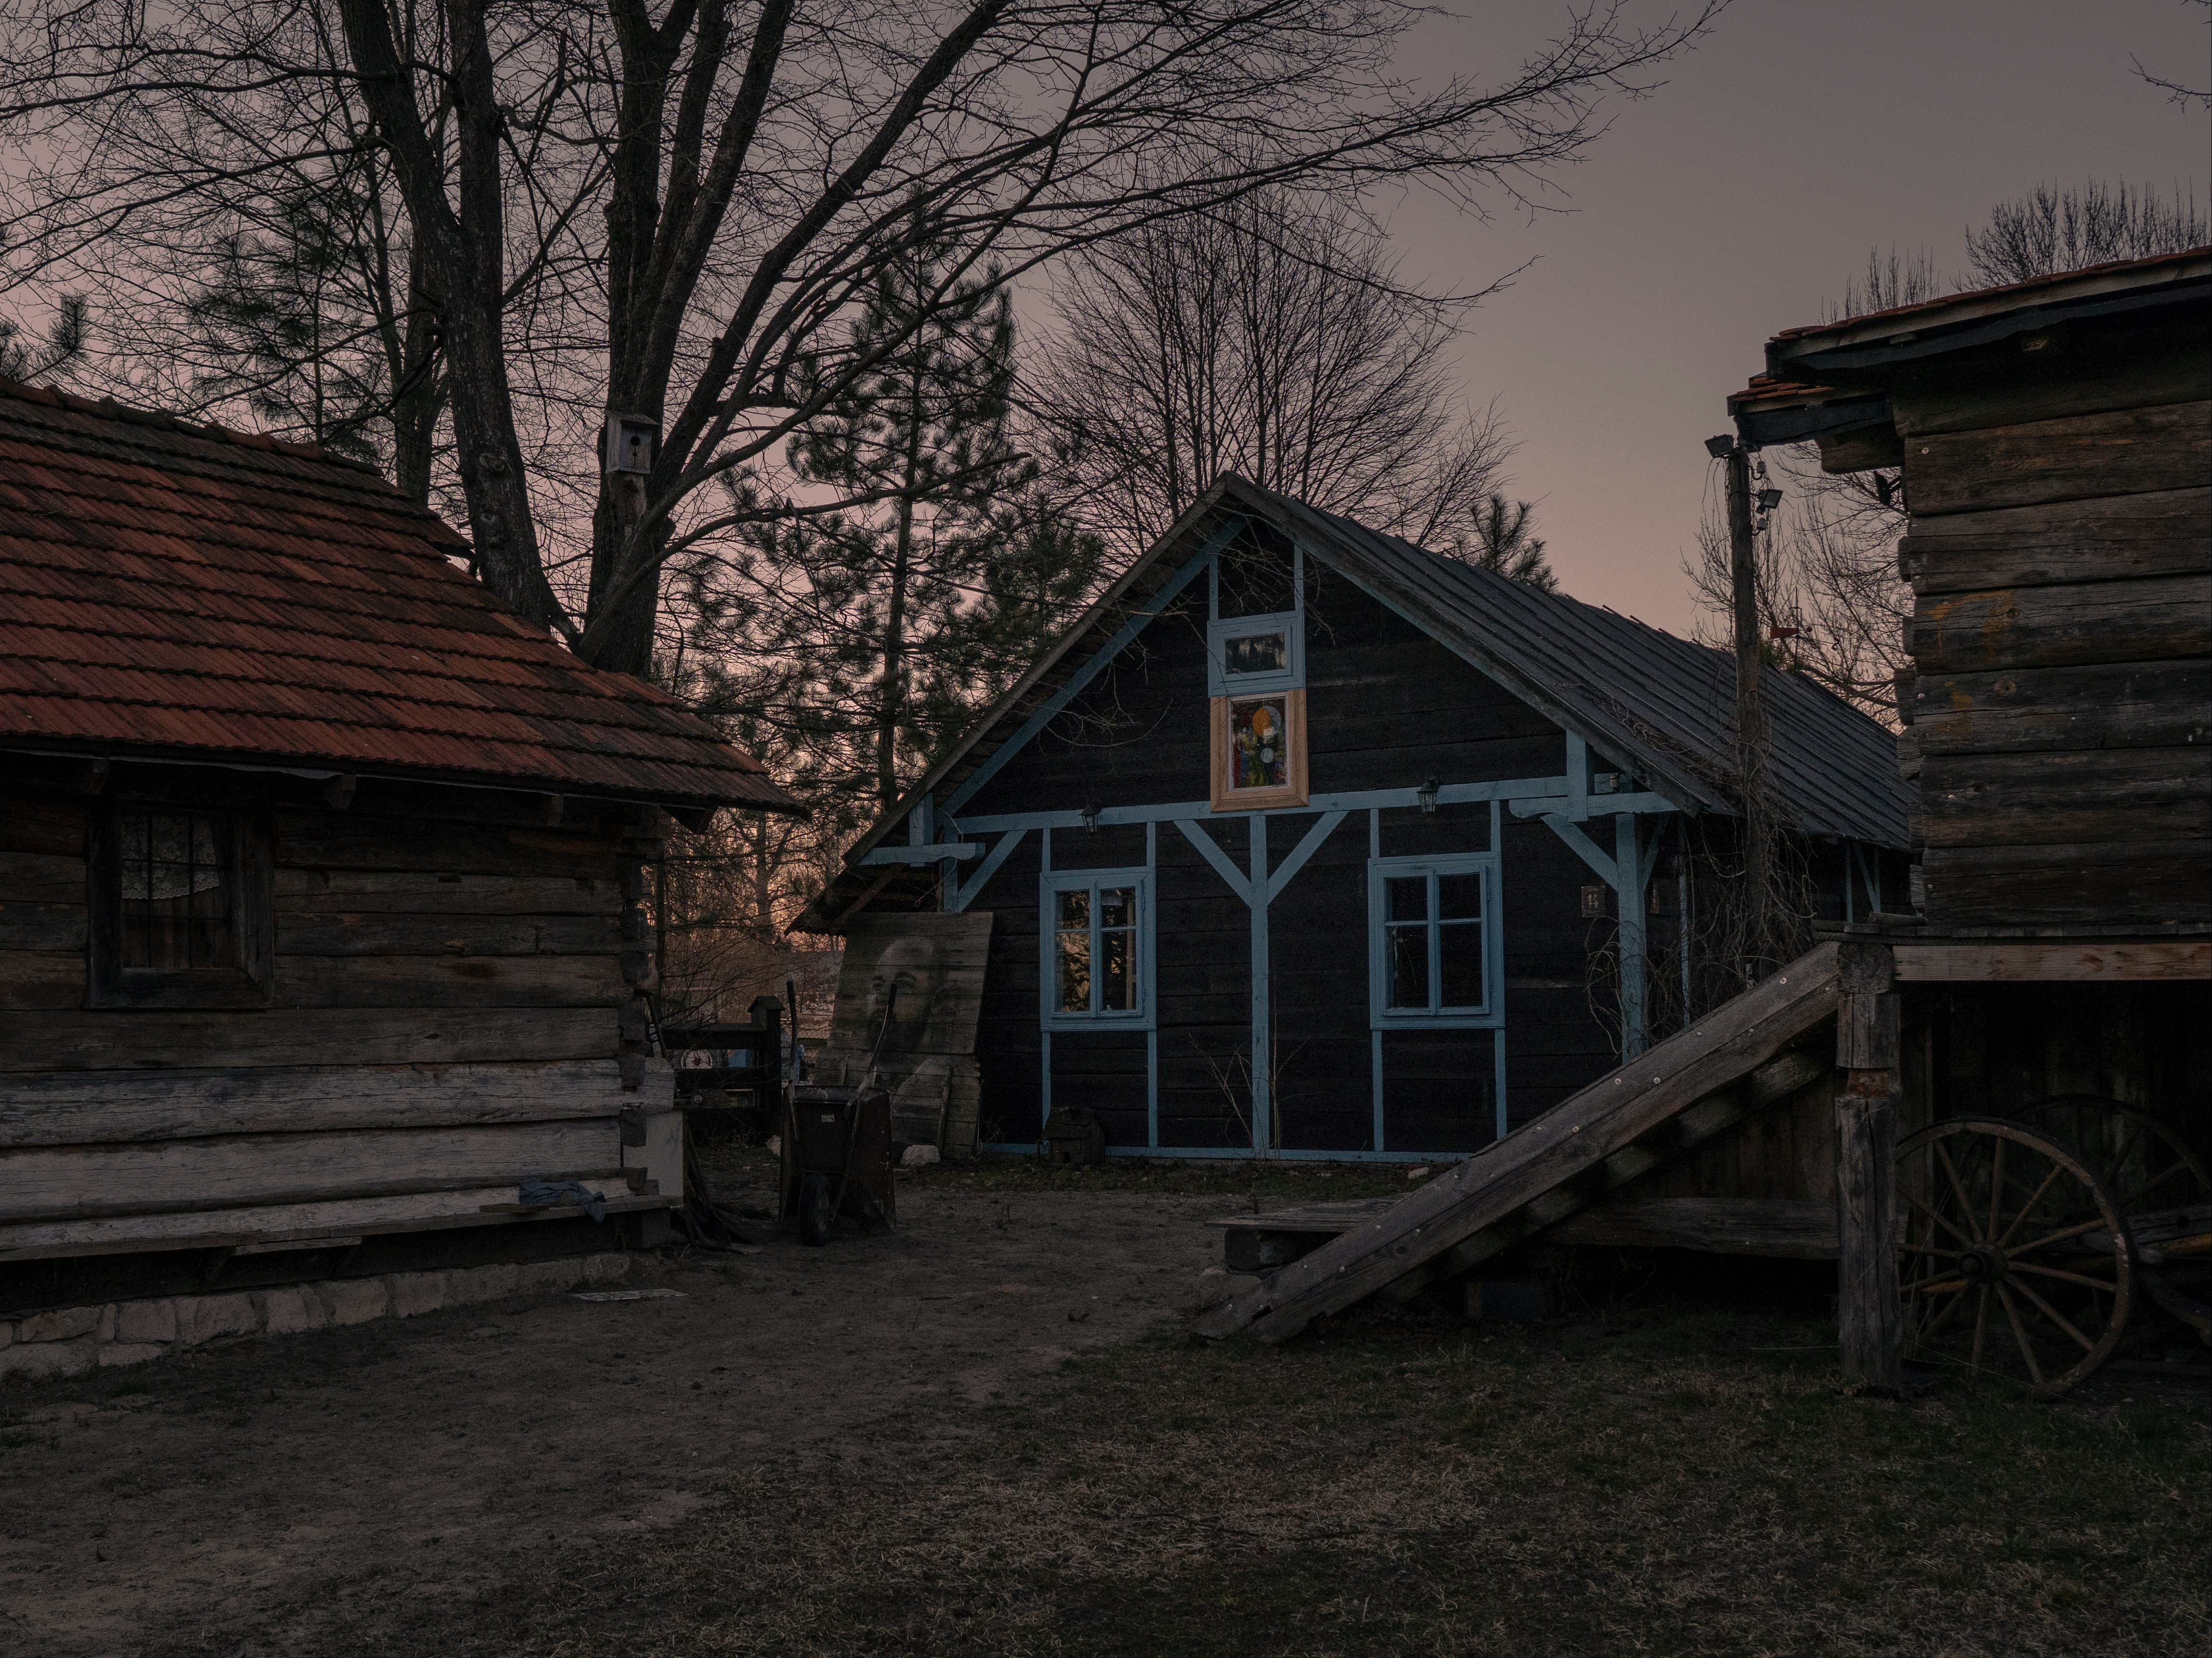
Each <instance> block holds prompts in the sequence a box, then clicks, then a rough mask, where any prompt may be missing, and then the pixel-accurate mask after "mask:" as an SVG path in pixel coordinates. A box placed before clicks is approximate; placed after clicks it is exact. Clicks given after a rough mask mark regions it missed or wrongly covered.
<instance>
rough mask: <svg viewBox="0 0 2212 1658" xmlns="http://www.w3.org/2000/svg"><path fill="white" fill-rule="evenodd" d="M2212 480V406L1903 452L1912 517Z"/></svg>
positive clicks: (1987, 435)
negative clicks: (2210, 477)
mask: <svg viewBox="0 0 2212 1658" xmlns="http://www.w3.org/2000/svg"><path fill="white" fill-rule="evenodd" d="M2208 476H2212V403H2204V402H2196V403H2176V404H2161V405H2159V406H2156V407H2153V408H2148V409H2119V410H2110V411H2107V412H2106V413H2102V414H2095V415H2069V416H2063V417H2061V418H2059V419H2057V420H2043V421H2030V422H2024V423H2022V424H2020V425H2017V426H2002V427H1983V428H1977V429H1975V430H1973V431H1967V432H1949V433H1934V432H1931V433H1928V434H1923V435H1922V436H1920V437H1918V438H1916V439H1914V440H1912V441H1911V442H1910V443H1907V444H1906V445H1905V489H1906V493H1907V495H1908V496H1909V497H1910V499H1911V503H1912V512H1913V516H1914V517H1915V518H1916V519H1917V518H1919V517H1921V516H1923V515H1932V514H1936V513H1965V512H1975V511H1986V510H1989V509H1990V508H1992V507H2025V506H2028V505H2031V504H2033V503H2036V502H2039V501H2075V500H2080V499H2081V498H2082V497H2084V496H2089V495H2135V494H2137V493H2141V492H2147V491H2150V490H2162V489H2196V488H2197V487H2199V486H2200V485H2202V484H2203V482H2204V480H2205V478H2206V477H2208Z"/></svg>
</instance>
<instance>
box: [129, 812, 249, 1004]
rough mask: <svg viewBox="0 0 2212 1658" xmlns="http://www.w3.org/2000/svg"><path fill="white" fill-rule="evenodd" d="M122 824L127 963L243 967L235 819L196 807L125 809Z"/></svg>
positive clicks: (170, 967)
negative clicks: (233, 850)
mask: <svg viewBox="0 0 2212 1658" xmlns="http://www.w3.org/2000/svg"><path fill="white" fill-rule="evenodd" d="M118 827H119V829H120V830H121V834H120V836H119V841H120V845H119V847H118V851H119V853H120V859H121V865H122V867H121V869H120V870H119V872H118V875H119V879H118V888H119V891H118V897H119V898H120V899H121V900H122V904H121V908H122V915H121V918H120V919H121V923H122V926H121V932H122V958H123V965H124V966H125V967H126V968H151V969H160V970H175V969H187V968H196V967H234V966H236V965H237V963H238V949H237V940H236V936H235V930H234V926H233V917H232V896H231V892H230V887H229V882H228V870H229V863H230V847H229V838H230V826H229V824H228V822H226V821H225V820H224V819H222V818H219V817H208V816H205V815H204V814H200V813H194V812H170V811H147V812H126V813H125V815H124V817H123V821H122V823H121V824H120V825H119V826H118Z"/></svg>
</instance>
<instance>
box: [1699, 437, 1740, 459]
mask: <svg viewBox="0 0 2212 1658" xmlns="http://www.w3.org/2000/svg"><path fill="white" fill-rule="evenodd" d="M1705 452H1706V453H1707V454H1709V455H1711V457H1712V458H1713V459H1715V460H1726V459H1728V458H1729V456H1730V455H1732V454H1734V453H1735V439H1734V438H1732V437H1730V436H1729V434H1727V433H1725V432H1723V433H1722V434H1721V435H1720V436H1718V437H1717V438H1707V439H1706V440H1705Z"/></svg>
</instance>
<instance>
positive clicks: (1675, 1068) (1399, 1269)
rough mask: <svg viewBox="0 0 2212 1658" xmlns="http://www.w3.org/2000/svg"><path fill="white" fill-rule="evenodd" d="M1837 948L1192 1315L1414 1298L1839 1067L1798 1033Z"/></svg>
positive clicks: (1249, 1319) (1827, 994) (1324, 1309)
mask: <svg viewBox="0 0 2212 1658" xmlns="http://www.w3.org/2000/svg"><path fill="white" fill-rule="evenodd" d="M1839 994H1840V985H1839V969H1838V950H1837V947H1836V946H1835V945H1834V944H1820V945H1816V946H1815V947H1814V949H1812V950H1808V951H1807V952H1806V953H1805V954H1804V955H1803V956H1802V957H1799V958H1798V959H1797V960H1796V961H1795V962H1792V963H1790V965H1789V966H1788V967H1786V968H1784V969H1783V970H1782V971H1781V972H1779V973H1778V974H1776V975H1774V976H1773V977H1772V978H1770V979H1768V980H1766V981H1764V982H1763V983H1760V984H1758V985H1755V986H1753V987H1752V988H1751V989H1749V990H1747V991H1746V992H1745V993H1743V994H1742V995H1741V996H1738V997H1737V998H1735V999H1734V1000H1733V1001H1731V1002H1729V1003H1728V1004H1727V1005H1724V1006H1723V1007H1719V1008H1716V1009H1715V1010H1714V1011H1712V1012H1711V1013H1710V1014H1708V1015H1707V1016H1706V1017H1705V1018H1704V1019H1702V1020H1700V1021H1699V1023H1696V1024H1695V1025H1692V1027H1691V1028H1690V1029H1687V1030H1685V1031H1682V1032H1680V1034H1679V1035H1673V1036H1669V1037H1668V1039H1667V1040H1666V1041H1665V1042H1661V1043H1659V1044H1658V1045H1657V1046H1656V1047H1655V1048H1652V1049H1651V1051H1650V1053H1648V1054H1644V1055H1643V1056H1642V1057H1641V1058H1640V1059H1638V1060H1636V1061H1635V1062H1634V1063H1633V1064H1631V1065H1625V1066H1621V1067H1620V1069H1619V1070H1617V1071H1614V1072H1611V1073H1610V1074H1608V1075H1607V1076H1604V1077H1601V1078H1598V1080H1597V1081H1595V1082H1594V1083H1592V1084H1590V1085H1589V1087H1587V1088H1585V1089H1583V1090H1581V1091H1580V1092H1579V1093H1577V1094H1573V1095H1571V1096H1568V1097H1567V1098H1566V1099H1564V1100H1562V1101H1560V1102H1559V1104H1557V1105H1555V1106H1553V1108H1551V1109H1550V1110H1549V1111H1547V1112H1545V1113H1544V1114H1543V1115H1541V1116H1540V1117H1538V1118H1537V1119H1535V1121H1533V1122H1530V1123H1527V1124H1525V1125H1523V1126H1522V1127H1520V1128H1518V1129H1516V1130H1515V1131H1514V1132H1513V1133H1510V1134H1509V1135H1507V1136H1506V1137H1505V1138H1504V1139H1502V1140H1499V1141H1498V1143H1497V1144H1495V1145H1491V1146H1488V1147H1486V1148H1485V1149H1484V1150H1483V1151H1480V1152H1479V1153H1477V1154H1476V1155H1475V1156H1474V1157H1470V1158H1468V1160H1467V1161H1466V1162H1465V1163H1462V1164H1460V1165H1459V1167H1457V1168H1456V1169H1453V1170H1451V1171H1450V1172H1449V1174H1445V1175H1438V1176H1437V1178H1436V1179H1435V1180H1433V1181H1430V1182H1429V1183H1428V1184H1427V1185H1425V1186H1424V1187H1421V1188H1420V1189H1419V1190H1418V1191H1416V1192H1413V1193H1408V1194H1407V1196H1405V1197H1403V1198H1401V1199H1398V1201H1397V1202H1395V1204H1392V1205H1391V1206H1389V1208H1388V1209H1387V1210H1385V1211H1384V1212H1382V1213H1381V1214H1379V1215H1377V1216H1376V1217H1375V1218H1373V1219H1371V1220H1368V1221H1365V1222H1364V1223H1363V1224H1360V1225H1358V1226H1355V1227H1353V1228H1352V1230H1349V1231H1346V1232H1344V1233H1342V1234H1341V1235H1340V1236H1336V1237H1334V1238H1333V1239H1331V1240H1330V1241H1329V1242H1327V1243H1324V1244H1323V1245H1322V1246H1321V1248H1317V1249H1316V1250H1314V1251H1313V1252H1312V1253H1311V1254H1305V1255H1302V1256H1300V1257H1299V1258H1298V1259H1297V1260H1293V1261H1291V1262H1290V1263H1289V1264H1288V1265H1287V1266H1283V1267H1281V1268H1280V1269H1279V1270H1278V1271H1277V1272H1274V1273H1273V1275H1272V1276H1271V1277H1269V1278H1267V1280H1266V1281H1265V1282H1264V1283H1262V1284H1259V1285H1258V1286H1257V1287H1256V1288H1254V1289H1251V1290H1248V1291H1245V1292H1244V1293H1243V1295H1241V1296H1238V1297H1236V1298H1235V1299H1234V1300H1231V1301H1228V1302H1225V1303H1223V1304H1222V1305H1221V1306H1219V1307H1217V1308H1215V1309H1213V1310H1212V1311H1211V1312H1209V1313H1207V1314H1206V1315H1204V1316H1203V1317H1202V1318H1200V1320H1199V1321H1198V1324H1197V1328H1198V1330H1199V1332H1200V1333H1201V1334H1203V1335H1207V1336H1214V1337H1220V1336H1228V1335H1233V1334H1235V1333H1237V1331H1239V1330H1249V1331H1250V1332H1251V1333H1253V1334H1254V1335H1255V1336H1257V1337H1259V1338H1260V1339H1261V1340H1262V1341H1281V1340H1284V1339H1287V1338H1288V1337H1291V1336H1293V1335H1296V1334H1297V1333H1298V1332H1299V1331H1301V1330H1303V1329H1304V1328H1305V1327H1306V1326H1307V1325H1308V1324H1309V1323H1310V1322H1311V1321H1313V1320H1315V1319H1316V1318H1319V1317H1322V1316H1323V1315H1327V1314H1329V1313H1334V1312H1339V1311H1341V1310H1342V1309H1345V1308H1346V1307H1349V1306H1351V1305H1352V1303H1355V1302H1358V1301H1362V1300H1364V1299H1365V1298H1366V1297H1369V1296H1371V1295H1376V1294H1381V1295H1383V1296H1385V1297H1389V1298H1390V1299H1393V1300H1405V1299H1409V1298H1411V1297H1413V1296H1414V1295H1417V1294H1419V1291H1420V1290H1421V1288H1422V1286H1423V1285H1425V1284H1430V1283H1432V1282H1434V1281H1436V1280H1437V1279H1439V1278H1449V1277H1451V1276H1452V1275H1454V1274H1455V1273H1458V1272H1464V1271H1466V1270H1467V1269H1468V1267H1470V1266H1474V1265H1476V1264H1477V1263H1479V1262H1480V1261H1482V1260H1486V1259H1487V1258H1488V1257H1490V1256H1492V1255H1493V1254H1497V1253H1498V1251H1499V1250H1501V1249H1503V1248H1506V1247H1507V1246H1508V1245H1510V1244H1513V1243H1516V1242H1519V1241H1520V1240H1522V1238H1525V1237H1528V1236H1533V1235H1534V1234H1535V1233H1537V1232H1541V1231H1542V1230H1545V1229H1546V1228H1547V1227H1549V1226H1551V1225H1553V1224H1556V1223H1557V1222H1559V1221H1561V1220H1564V1219H1565V1218H1567V1217H1568V1216H1569V1215H1571V1214H1573V1213H1574V1212H1576V1211H1577V1210H1578V1209H1581V1208H1582V1207H1583V1206H1585V1205H1587V1204H1589V1203H1590V1202H1591V1201H1593V1200H1594V1199H1596V1198H1598V1197H1600V1196H1601V1195H1602V1194H1603V1193H1607V1192H1608V1191H1611V1190H1612V1189H1613V1187H1618V1186H1620V1185H1621V1184H1623V1183H1624V1182H1626V1181H1632V1180H1633V1179H1635V1178H1636V1177H1637V1176H1638V1175H1641V1174H1643V1173H1644V1172H1645V1171H1646V1170H1648V1169H1652V1168H1655V1167H1656V1166H1657V1165H1658V1164H1659V1163H1663V1162H1665V1161H1666V1160H1667V1159H1668V1158H1669V1157H1674V1156H1675V1155H1677V1154H1678V1153H1680V1152H1682V1151H1687V1150H1688V1149H1689V1148H1690V1147H1692V1146H1693V1145H1698V1144H1699V1143H1700V1142H1702V1141H1704V1140H1707V1139H1711V1137H1712V1136H1713V1135H1715V1134H1717V1133H1720V1132H1721V1131H1722V1130H1723V1129H1725V1128H1727V1127H1729V1126H1731V1125H1732V1124H1734V1123H1736V1122H1739V1121H1742V1119H1743V1118H1745V1117H1746V1116H1747V1115H1749V1114H1751V1113H1752V1112H1753V1111H1756V1110H1758V1109H1759V1108H1761V1107H1762V1106H1765V1105H1768V1104H1771V1103H1772V1102H1774V1101H1776V1100H1779V1099H1781V1098H1783V1097H1784V1096H1787V1095H1790V1094H1793V1093H1795V1092H1796V1090H1799V1089H1801V1088H1802V1087H1804V1086H1805V1085H1806V1084H1808V1083H1810V1082H1812V1081H1814V1079H1816V1078H1818V1077H1820V1075H1821V1074H1822V1073H1824V1072H1827V1071H1829V1070H1831V1069H1832V1067H1833V1065H1834V1054H1833V1051H1832V1049H1831V1048H1827V1047H1826V1046H1825V1045H1823V1046H1820V1047H1818V1048H1811V1049H1805V1050H1800V1051H1791V1049H1792V1045H1793V1044H1795V1043H1796V1042H1799V1040H1800V1039H1801V1038H1802V1037H1803V1036H1805V1035H1807V1034H1808V1033H1809V1032H1811V1031H1813V1030H1815V1029H1819V1028H1820V1026H1822V1025H1824V1024H1826V1023H1827V1022H1828V1021H1829V1020H1830V1019H1832V1017H1834V1016H1835V1012H1836V1006H1837V1001H1838V996H1839Z"/></svg>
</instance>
